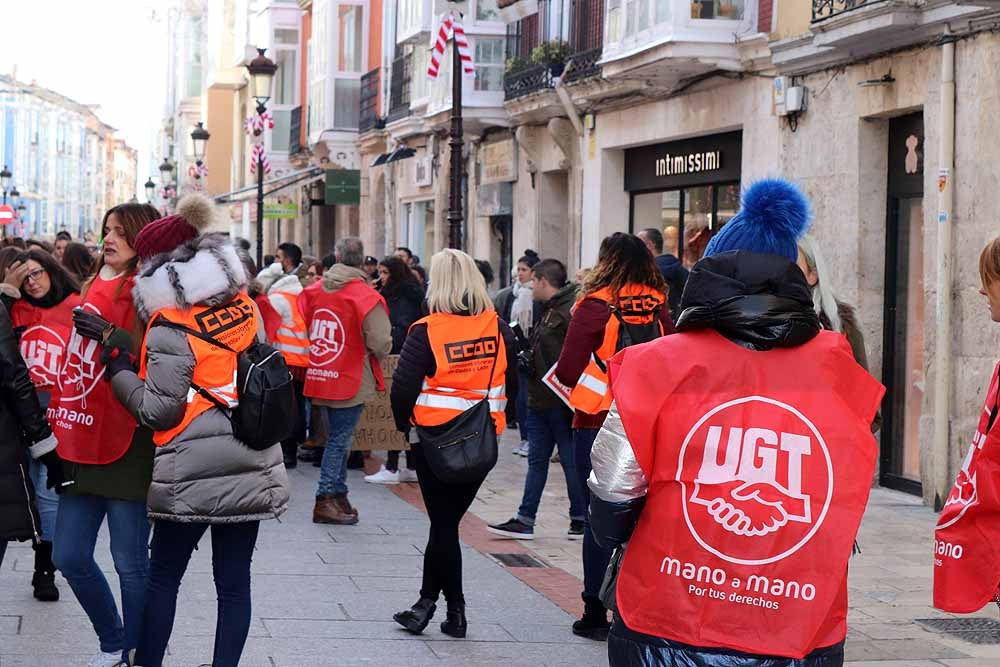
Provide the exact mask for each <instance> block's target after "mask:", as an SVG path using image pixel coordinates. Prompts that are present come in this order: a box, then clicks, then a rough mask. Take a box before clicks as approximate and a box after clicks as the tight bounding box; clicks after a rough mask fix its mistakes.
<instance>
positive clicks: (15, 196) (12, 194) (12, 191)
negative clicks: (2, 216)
mask: <svg viewBox="0 0 1000 667" xmlns="http://www.w3.org/2000/svg"><path fill="white" fill-rule="evenodd" d="M20 196H21V193H20V192H18V191H17V187H13V188H11V189H10V204H11V206H14V207H17V200H18V198H19V197H20Z"/></svg>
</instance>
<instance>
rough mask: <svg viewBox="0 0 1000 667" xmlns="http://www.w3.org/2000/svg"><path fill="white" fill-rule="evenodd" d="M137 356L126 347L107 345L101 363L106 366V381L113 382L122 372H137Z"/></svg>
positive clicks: (102, 352) (102, 353)
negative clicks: (112, 379)
mask: <svg viewBox="0 0 1000 667" xmlns="http://www.w3.org/2000/svg"><path fill="white" fill-rule="evenodd" d="M135 361H136V359H135V355H133V354H132V353H130V352H129V351H128V346H126V345H110V344H109V345H105V346H104V349H102V350H101V363H102V364H104V379H105V380H107V381H108V382H110V381H111V378H113V377H114V376H115V375H117V374H118V373H121V372H122V371H133V372H134V371H135Z"/></svg>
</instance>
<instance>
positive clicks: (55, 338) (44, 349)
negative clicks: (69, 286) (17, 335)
mask: <svg viewBox="0 0 1000 667" xmlns="http://www.w3.org/2000/svg"><path fill="white" fill-rule="evenodd" d="M81 303H82V301H81V300H80V295H79V294H70V295H69V296H68V297H66V298H65V299H63V302H62V303H60V304H58V305H55V306H52V307H51V308H39V307H38V306H33V305H31V304H30V303H28V302H27V301H25V300H24V299H18V300H17V301H16V302H15V303H14V306H13V307H12V308H11V310H10V319H11V321H12V322H13V323H14V326H15V327H25V330H24V333H22V334H21V346H20V347H21V356H22V357H24V363H25V364H26V365H27V366H28V375H29V376H30V377H31V381H32V383H34V385H35V389H36V390H37V391H38V393H39V396H40V397H43V395H45V394H48V399H49V400H48V401H45V400H43V401H42V403H43V405H50V406H55V405H57V404H58V402H59V372H60V371H61V370H62V367H63V363H64V362H65V360H66V347H67V346H68V345H69V338H70V335H71V334H72V332H73V309H74V308H76V307H77V306H79V305H80V304H81ZM50 416H51V413H50Z"/></svg>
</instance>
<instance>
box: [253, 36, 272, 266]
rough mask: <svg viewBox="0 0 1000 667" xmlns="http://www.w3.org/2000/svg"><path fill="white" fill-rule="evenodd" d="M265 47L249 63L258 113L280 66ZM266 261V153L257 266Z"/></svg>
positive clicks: (260, 166)
mask: <svg viewBox="0 0 1000 667" xmlns="http://www.w3.org/2000/svg"><path fill="white" fill-rule="evenodd" d="M264 51H265V49H257V57H256V58H254V59H253V60H251V61H250V62H249V63H248V64H247V72H249V73H250V95H251V96H252V97H253V98H254V99H255V100H256V101H257V115H263V114H264V112H265V111H267V106H266V105H267V101H268V100H269V99H271V83H272V82H273V81H274V74H275V72H277V71H278V66H277V65H275V64H274V61H272V60H271V59H270V58H268V57H267V56H265V55H264ZM263 263H264V155H263V152H258V154H257V266H258V267H260V266H261V264H263Z"/></svg>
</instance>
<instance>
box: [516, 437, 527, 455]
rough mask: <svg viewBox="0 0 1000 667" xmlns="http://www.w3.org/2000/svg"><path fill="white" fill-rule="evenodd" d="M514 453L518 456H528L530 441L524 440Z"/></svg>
mask: <svg viewBox="0 0 1000 667" xmlns="http://www.w3.org/2000/svg"><path fill="white" fill-rule="evenodd" d="M514 453H515V454H517V455H518V456H523V457H525V458H528V441H527V440H522V441H521V446H520V447H518V448H517V449H515V450H514Z"/></svg>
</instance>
